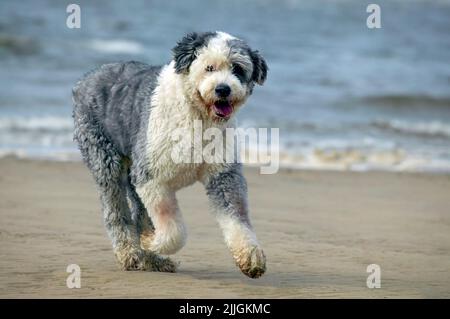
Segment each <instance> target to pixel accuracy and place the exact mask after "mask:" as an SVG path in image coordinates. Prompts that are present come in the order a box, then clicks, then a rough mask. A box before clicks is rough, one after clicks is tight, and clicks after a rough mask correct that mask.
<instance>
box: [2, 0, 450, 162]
mask: <svg viewBox="0 0 450 319" xmlns="http://www.w3.org/2000/svg"><path fill="white" fill-rule="evenodd" d="M76 3H77V4H79V5H80V6H81V15H82V16H81V19H82V20H81V29H68V28H67V27H66V17H67V14H66V12H65V11H66V5H67V3H65V2H63V1H56V0H55V1H43V0H38V1H12V0H2V1H0V155H4V154H10V153H13V154H17V155H20V156H31V157H36V156H37V157H45V158H51V159H77V158H79V157H78V153H77V151H76V147H75V145H74V144H73V142H72V137H71V135H72V133H71V132H72V122H71V118H70V114H71V97H70V89H71V87H72V85H73V84H74V82H75V81H76V80H77V79H78V78H79V77H80V76H81V75H82V74H83V73H84V72H86V71H88V70H89V69H92V68H93V67H95V66H98V65H100V64H102V63H107V62H112V61H118V60H131V59H133V60H141V61H144V62H148V63H154V64H161V63H166V62H167V61H168V60H170V48H172V47H173V46H174V44H175V42H176V41H177V40H178V39H179V38H180V37H181V36H182V35H183V34H185V33H186V32H188V31H205V30H223V31H226V32H228V33H231V34H233V35H236V36H239V37H241V38H243V39H246V40H247V41H248V42H249V43H250V45H251V46H252V47H254V48H257V49H258V50H259V51H260V52H261V53H262V54H263V55H264V56H265V58H266V60H267V62H268V65H269V68H270V71H269V76H268V80H267V82H266V84H265V85H264V86H263V87H257V88H256V89H255V92H254V95H253V96H252V98H251V99H250V100H249V103H248V104H247V106H245V107H244V108H243V110H242V111H241V114H240V116H239V119H240V124H241V125H242V126H256V127H279V128H280V142H281V147H282V154H281V160H282V163H283V164H285V165H290V166H294V167H303V168H332V169H353V170H364V169H386V170H413V171H414V170H434V171H450V36H449V34H450V31H449V30H450V1H395V0H394V1H377V3H378V4H379V5H380V7H381V24H382V28H381V29H368V28H367V26H366V18H367V16H368V13H366V6H367V4H368V2H364V1H357V0H353V1H352V0H347V1H324V0H322V1H295V0H291V1H275V0H266V1H256V0H254V1H242V0H241V1H224V0H222V1H217V0H213V1H194V0H190V1H176V2H175V1H167V0H166V1H124V2H119V1H106V0H105V1H77V2H76Z"/></svg>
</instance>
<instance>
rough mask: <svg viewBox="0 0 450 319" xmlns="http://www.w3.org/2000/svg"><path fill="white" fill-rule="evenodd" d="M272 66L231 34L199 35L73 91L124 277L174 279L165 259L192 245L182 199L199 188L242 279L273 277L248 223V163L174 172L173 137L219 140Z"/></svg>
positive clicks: (99, 73) (111, 68)
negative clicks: (157, 58)
mask: <svg viewBox="0 0 450 319" xmlns="http://www.w3.org/2000/svg"><path fill="white" fill-rule="evenodd" d="M266 74H267V65H266V62H265V61H264V59H263V58H262V57H261V55H260V54H259V53H258V52H257V51H254V50H252V49H251V48H250V47H249V46H248V45H247V44H246V43H245V42H244V41H242V40H240V39H237V38H235V37H233V36H231V35H229V34H226V33H223V32H207V33H191V34H188V35H186V36H185V37H184V38H183V39H182V40H181V41H179V42H178V43H177V45H176V46H175V47H174V48H173V59H172V61H171V62H170V63H169V64H168V65H165V66H162V67H160V66H159V67H156V66H150V65H147V64H144V63H139V62H134V61H133V62H125V63H112V64H106V65H103V66H101V67H100V68H98V69H96V70H94V71H92V72H90V73H88V74H87V75H86V76H85V77H84V78H83V79H82V80H80V81H79V82H78V83H77V84H76V85H75V87H74V89H73V101H74V111H73V117H74V121H75V133H74V139H75V141H76V142H78V145H79V148H80V151H81V154H82V156H83V159H84V161H85V163H86V165H87V166H88V168H89V169H90V170H91V172H92V175H93V177H94V179H95V181H96V183H97V185H98V189H99V192H100V197H101V202H102V209H103V215H104V222H105V225H106V229H107V231H108V234H109V237H110V238H111V240H112V244H113V249H114V253H115V255H116V257H117V260H118V262H119V263H120V265H121V267H122V268H123V269H125V270H149V271H166V272H174V271H175V269H176V265H175V264H174V262H172V261H171V260H170V259H169V258H167V257H161V256H160V254H163V255H167V254H173V253H175V252H177V251H178V250H179V249H180V248H182V247H183V245H184V244H185V241H186V229H185V226H184V223H183V218H182V215H181V212H180V209H179V207H178V204H177V199H176V197H175V193H176V191H178V190H179V189H181V188H183V187H186V186H188V185H191V184H193V183H194V182H196V181H200V182H201V183H203V184H204V186H205V188H206V193H207V195H208V197H209V200H210V203H211V206H212V208H213V209H212V210H213V212H214V214H215V216H216V218H217V220H218V223H219V225H220V227H221V228H222V230H223V234H224V238H225V242H226V244H227V246H228V247H229V249H230V251H231V253H232V255H233V258H234V260H235V262H236V264H237V265H238V266H239V268H240V269H241V271H242V272H243V273H244V274H245V275H247V276H249V277H251V278H257V277H259V276H261V275H262V274H263V273H264V272H265V269H266V266H265V256H264V253H263V251H262V249H261V247H260V245H259V243H258V241H257V239H256V236H255V233H254V232H253V230H252V226H251V223H250V219H249V212H248V205H247V186H246V181H245V179H244V177H243V175H242V170H241V164H240V163H239V162H238V161H235V162H233V163H226V162H223V163H212V164H210V163H206V162H205V161H203V162H201V163H181V164H180V163H175V162H174V161H173V160H172V158H171V152H172V149H173V147H174V141H173V139H172V138H171V133H172V132H173V131H174V130H176V129H179V128H183V129H191V128H192V127H193V123H194V121H196V120H197V121H198V120H200V121H202V122H201V123H202V128H203V130H205V129H207V128H211V127H215V128H219V129H220V130H221V132H224V131H225V128H227V127H233V125H234V120H233V116H234V114H235V113H236V112H237V110H238V109H239V108H240V106H242V104H243V103H244V102H245V101H246V99H247V98H248V96H249V95H251V93H252V90H253V87H254V85H255V83H257V84H260V85H262V84H263V83H264V81H265V79H266Z"/></svg>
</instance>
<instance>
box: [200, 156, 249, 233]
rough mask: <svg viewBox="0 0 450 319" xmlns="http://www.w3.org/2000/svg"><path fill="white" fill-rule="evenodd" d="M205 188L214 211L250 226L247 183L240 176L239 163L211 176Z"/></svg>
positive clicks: (240, 167)
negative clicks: (224, 213)
mask: <svg viewBox="0 0 450 319" xmlns="http://www.w3.org/2000/svg"><path fill="white" fill-rule="evenodd" d="M205 188H206V194H207V195H208V198H209V200H210V202H211V204H212V205H213V207H214V208H215V210H216V211H218V212H226V213H227V214H230V215H234V216H236V217H237V218H239V219H240V220H241V221H242V222H245V223H247V224H248V225H249V226H250V219H249V218H248V204H247V182H246V181H245V178H244V176H243V175H242V166H241V164H240V163H235V164H233V165H231V166H230V167H229V169H227V170H225V171H222V172H220V173H218V174H216V175H214V176H211V177H210V179H209V180H208V183H207V184H206V185H205Z"/></svg>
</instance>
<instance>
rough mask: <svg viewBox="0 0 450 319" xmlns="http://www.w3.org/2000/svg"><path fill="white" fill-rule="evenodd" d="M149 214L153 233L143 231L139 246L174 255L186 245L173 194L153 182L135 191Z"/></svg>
mask: <svg viewBox="0 0 450 319" xmlns="http://www.w3.org/2000/svg"><path fill="white" fill-rule="evenodd" d="M136 190H137V193H138V194H139V197H140V198H141V200H142V202H143V203H144V205H145V208H146V209H147V211H148V212H149V215H150V217H151V220H152V222H153V225H154V227H155V229H154V231H153V232H151V231H150V230H147V231H143V232H142V233H141V234H140V235H141V236H140V238H141V246H142V248H144V249H146V250H151V251H153V252H157V253H160V254H165V255H169V254H174V253H176V252H177V251H178V250H180V249H181V248H182V247H183V246H184V244H185V243H186V237H187V235H186V228H185V225H184V221H183V217H182V215H181V212H180V209H179V207H178V202H177V199H176V197H175V192H173V191H171V190H169V189H167V188H165V187H162V186H160V185H155V184H154V183H153V182H149V183H148V184H146V185H144V186H142V187H139V188H137V189H136Z"/></svg>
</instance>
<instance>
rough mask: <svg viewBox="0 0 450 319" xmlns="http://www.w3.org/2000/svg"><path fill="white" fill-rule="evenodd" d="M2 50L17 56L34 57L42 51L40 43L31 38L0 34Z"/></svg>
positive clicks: (0, 48) (0, 47)
mask: <svg viewBox="0 0 450 319" xmlns="http://www.w3.org/2000/svg"><path fill="white" fill-rule="evenodd" d="M0 50H4V51H6V52H10V53H12V54H15V55H21V56H22V55H33V54H37V53H39V51H40V45H39V42H38V41H37V40H35V39H33V38H31V37H25V36H15V35H8V34H0Z"/></svg>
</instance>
